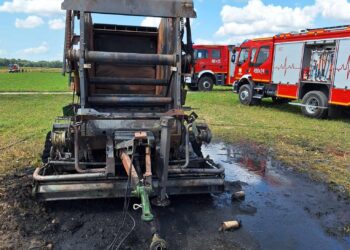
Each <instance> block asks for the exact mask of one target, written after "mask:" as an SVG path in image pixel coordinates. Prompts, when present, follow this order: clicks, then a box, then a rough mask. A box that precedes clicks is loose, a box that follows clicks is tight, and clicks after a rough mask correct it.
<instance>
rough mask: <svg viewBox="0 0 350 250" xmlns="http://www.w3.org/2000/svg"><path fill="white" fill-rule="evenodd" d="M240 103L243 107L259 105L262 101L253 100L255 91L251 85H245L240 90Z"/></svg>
mask: <svg viewBox="0 0 350 250" xmlns="http://www.w3.org/2000/svg"><path fill="white" fill-rule="evenodd" d="M238 95H239V101H240V102H241V103H242V104H243V105H257V104H259V102H260V100H259V99H255V98H253V89H252V87H251V86H250V85H249V84H244V85H243V86H241V87H240V88H239V92H238Z"/></svg>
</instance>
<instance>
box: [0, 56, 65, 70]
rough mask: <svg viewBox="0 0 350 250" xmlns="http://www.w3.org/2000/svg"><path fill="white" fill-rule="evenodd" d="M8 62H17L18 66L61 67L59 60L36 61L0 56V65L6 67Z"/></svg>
mask: <svg viewBox="0 0 350 250" xmlns="http://www.w3.org/2000/svg"><path fill="white" fill-rule="evenodd" d="M9 64H18V65H19V66H20V67H41V68H62V66H63V63H62V62H61V61H38V62H33V61H29V60H23V59H15V58H12V59H9V58H0V67H7V66H8V65H9Z"/></svg>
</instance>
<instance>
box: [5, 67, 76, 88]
mask: <svg viewBox="0 0 350 250" xmlns="http://www.w3.org/2000/svg"><path fill="white" fill-rule="evenodd" d="M7 91H9V92H16V91H20V92H23V91H39V92H43V91H69V88H68V79H67V77H64V76H62V75H61V74H60V73H59V72H46V71H43V72H40V71H34V72H24V73H13V74H9V73H0V92H7Z"/></svg>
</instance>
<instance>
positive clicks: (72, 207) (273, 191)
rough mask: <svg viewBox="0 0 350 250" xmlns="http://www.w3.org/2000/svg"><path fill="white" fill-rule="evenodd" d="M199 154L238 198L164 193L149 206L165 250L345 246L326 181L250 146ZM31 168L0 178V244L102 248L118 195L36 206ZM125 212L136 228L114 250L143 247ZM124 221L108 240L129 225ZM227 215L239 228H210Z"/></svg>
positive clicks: (140, 228) (343, 206) (338, 210)
mask: <svg viewBox="0 0 350 250" xmlns="http://www.w3.org/2000/svg"><path fill="white" fill-rule="evenodd" d="M204 154H205V155H207V154H209V155H210V156H211V157H212V158H213V159H214V160H215V161H216V162H217V163H220V164H223V165H224V166H225V169H226V181H227V186H228V187H229V189H231V190H232V191H236V190H240V189H243V190H244V191H245V193H246V199H245V200H244V201H242V202H237V201H232V200H231V194H230V192H226V193H223V194H220V195H195V196H182V197H171V205H170V206H169V207H167V208H154V209H153V211H154V213H155V215H156V217H157V220H156V223H157V224H158V226H159V228H160V232H161V236H162V237H163V238H164V239H166V240H167V242H168V244H169V249H346V248H349V249H350V239H349V237H346V236H345V235H343V234H342V230H343V228H344V227H345V226H347V225H349V224H350V212H349V211H350V203H349V201H348V200H346V199H345V198H344V197H342V196H341V195H339V194H336V193H333V192H331V191H329V190H328V188H327V186H326V185H324V184H321V183H316V182H314V181H312V180H310V179H309V178H307V177H306V176H303V175H301V174H297V173H294V172H293V171H292V170H290V169H288V168H286V167H281V166H280V164H279V163H278V162H276V161H274V160H273V159H272V157H271V156H270V154H269V152H268V151H266V150H265V149H263V148H260V147H257V146H254V145H251V144H239V145H226V144H223V143H217V144H212V145H211V146H208V147H206V148H205V149H204ZM31 172H32V169H30V168H28V169H25V170H20V171H17V172H15V173H14V174H12V175H7V176H2V177H0V181H1V183H2V187H1V189H0V195H1V196H0V211H1V215H0V221H1V226H0V248H9V249H12V248H13V249H28V248H32V249H35V248H37V249H40V248H46V249H51V248H53V249H106V248H107V247H108V245H109V244H110V243H111V242H112V241H113V239H114V235H115V234H116V233H117V232H118V228H119V226H120V224H121V221H122V219H123V212H122V210H123V209H122V208H123V200H121V199H118V200H115V199H114V200H87V201H64V202H51V203H46V204H44V203H38V202H36V201H35V200H33V199H31V198H30V189H31ZM135 202H138V201H137V200H132V201H131V204H133V203H135ZM130 207H131V206H130ZM130 213H131V215H132V216H133V217H134V219H135V221H136V228H135V230H134V231H133V232H132V233H131V234H130V236H129V237H128V238H127V240H126V241H125V242H124V244H122V246H121V248H120V249H148V247H149V243H150V237H151V233H150V230H149V226H148V225H147V224H145V223H142V222H141V221H140V211H131V212H130ZM126 218H127V219H126V223H125V226H124V228H123V229H122V230H121V232H122V234H121V235H120V237H119V239H118V240H117V244H116V245H118V242H119V241H120V239H121V238H122V237H123V236H124V235H125V233H127V231H128V230H129V229H130V228H131V226H132V221H131V219H130V218H129V217H126ZM233 219H238V220H241V221H242V227H241V228H240V229H238V230H236V231H231V232H224V233H223V232H219V231H218V228H219V226H220V224H221V222H223V221H227V220H233Z"/></svg>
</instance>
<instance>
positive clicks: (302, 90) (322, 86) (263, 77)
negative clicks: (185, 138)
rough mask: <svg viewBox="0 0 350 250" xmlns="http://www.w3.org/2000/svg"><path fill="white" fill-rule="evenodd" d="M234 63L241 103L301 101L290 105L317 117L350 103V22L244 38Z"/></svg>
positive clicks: (235, 85) (323, 116) (237, 91)
mask: <svg viewBox="0 0 350 250" xmlns="http://www.w3.org/2000/svg"><path fill="white" fill-rule="evenodd" d="M235 66H236V68H235V73H234V79H235V84H234V92H236V93H238V94H239V99H240V102H241V103H242V104H245V105H254V104H258V103H259V102H260V101H261V99H263V98H265V97H272V98H273V100H274V101H277V102H284V101H287V102H288V101H291V100H301V103H291V104H294V105H298V106H301V109H302V112H303V114H304V115H306V116H308V117H313V118H325V117H326V116H327V115H328V113H329V110H330V108H332V109H333V107H335V106H337V105H340V106H350V78H349V77H350V26H337V27H330V28H321V29H306V30H302V31H301V32H297V33H293V32H292V33H285V34H279V35H276V36H274V37H271V38H263V39H254V40H249V41H245V42H244V43H243V44H242V45H241V46H240V53H239V56H237V60H236V65H235ZM332 109H331V110H332Z"/></svg>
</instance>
